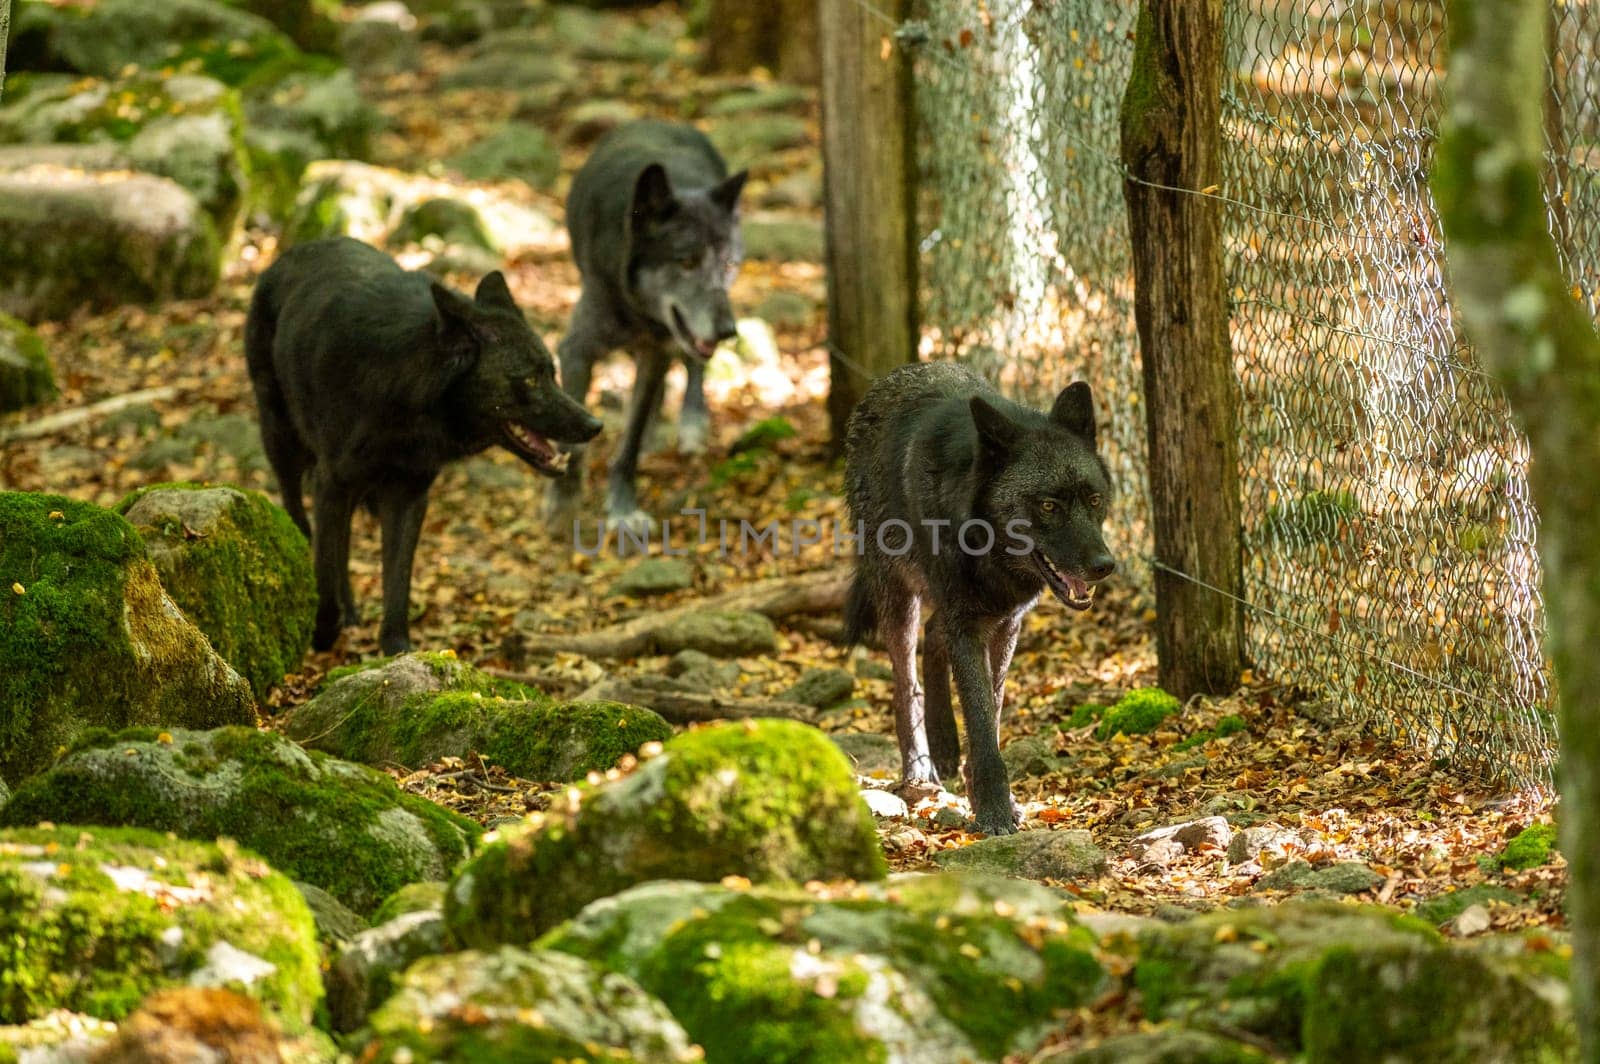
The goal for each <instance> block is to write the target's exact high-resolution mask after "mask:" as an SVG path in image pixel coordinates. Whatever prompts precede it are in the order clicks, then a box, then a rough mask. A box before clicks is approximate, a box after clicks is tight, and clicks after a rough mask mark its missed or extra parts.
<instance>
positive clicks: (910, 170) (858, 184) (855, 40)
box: [821, 0, 918, 448]
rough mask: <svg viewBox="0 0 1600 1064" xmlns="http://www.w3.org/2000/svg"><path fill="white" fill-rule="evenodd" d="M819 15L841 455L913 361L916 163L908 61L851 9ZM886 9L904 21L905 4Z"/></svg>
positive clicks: (836, 437)
mask: <svg viewBox="0 0 1600 1064" xmlns="http://www.w3.org/2000/svg"><path fill="white" fill-rule="evenodd" d="M821 4H822V9H821V15H822V69H823V84H822V160H823V187H824V198H825V199H826V201H827V214H826V222H827V238H828V333H829V336H828V339H829V342H830V346H831V348H832V351H833V354H832V356H831V358H830V361H829V370H830V378H831V385H830V388H829V392H828V416H829V420H830V422H831V423H832V426H833V442H834V446H835V447H836V448H837V447H839V446H842V445H843V443H844V435H845V426H846V425H847V423H848V422H849V419H850V412H851V411H852V410H854V409H855V405H856V402H857V401H858V400H859V399H860V398H861V396H862V394H863V393H864V392H865V391H866V390H867V386H868V385H869V384H870V383H871V382H872V381H873V380H874V379H875V378H877V377H881V376H882V375H883V374H885V373H887V372H889V371H890V370H892V369H894V368H895V367H896V366H902V365H905V364H906V363H907V362H915V361H916V358H917V339H918V326H917V243H916V195H915V180H916V158H915V141H914V131H913V126H912V123H913V121H914V116H913V112H912V97H911V57H910V56H908V55H907V54H906V52H905V50H904V49H903V48H902V47H901V46H900V44H899V43H898V42H896V41H895V39H894V38H893V37H892V36H890V35H889V27H887V26H885V25H884V23H883V22H882V21H880V20H878V19H877V18H875V17H873V16H872V15H871V14H869V13H867V12H866V11H864V10H862V8H861V6H860V5H859V4H857V3H855V2H854V0H821ZM884 7H885V9H886V11H887V13H888V15H889V17H890V18H893V19H895V20H901V19H904V18H905V16H906V12H907V9H908V8H909V7H910V3H909V0H889V2H887V3H886V4H884Z"/></svg>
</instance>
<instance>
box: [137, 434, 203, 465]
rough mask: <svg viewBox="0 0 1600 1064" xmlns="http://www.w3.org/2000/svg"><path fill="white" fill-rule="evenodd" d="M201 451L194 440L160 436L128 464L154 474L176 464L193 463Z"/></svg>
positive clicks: (141, 449) (144, 447) (145, 446)
mask: <svg viewBox="0 0 1600 1064" xmlns="http://www.w3.org/2000/svg"><path fill="white" fill-rule="evenodd" d="M199 449H200V445H199V444H197V443H196V442H195V441H194V440H190V439H184V438H182V437H179V436H158V437H157V438H155V439H153V440H151V441H150V442H149V443H147V444H145V445H144V446H143V447H141V448H140V449H139V452H138V453H137V454H135V455H134V456H133V457H132V458H130V459H128V464H129V465H130V466H132V467H133V468H134V469H138V470H142V471H144V472H153V471H155V470H157V469H161V468H163V467H165V466H168V465H171V464H173V463H174V462H191V461H193V460H194V456H195V452H196V451H198V450H199Z"/></svg>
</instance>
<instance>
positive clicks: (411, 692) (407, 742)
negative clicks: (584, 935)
mask: <svg viewBox="0 0 1600 1064" xmlns="http://www.w3.org/2000/svg"><path fill="white" fill-rule="evenodd" d="M284 730H285V731H286V732H287V733H288V734H289V736H290V737H292V738H294V739H297V740H299V741H300V742H302V743H304V744H305V745H307V746H309V747H312V748H314V749H317V750H325V751H327V752H328V753H331V754H335V755H337V756H339V757H342V758H345V759H347V760H350V761H360V762H363V763H365V764H372V765H405V766H407V767H411V768H420V767H422V766H424V765H427V764H430V763H432V762H435V761H438V760H439V759H441V758H444V757H465V756H466V755H468V754H472V753H477V754H480V755H482V756H483V757H484V758H485V759H487V760H488V761H490V762H492V763H494V764H496V765H499V766H500V767H501V768H504V769H505V770H506V771H507V772H510V773H512V774H513V775H516V776H521V777H523V778H524V779H535V780H559V781H566V780H574V779H582V778H583V777H584V776H586V775H588V774H589V773H590V772H603V771H605V770H606V769H609V768H611V767H612V766H613V765H615V764H616V763H617V761H618V760H619V759H620V758H621V757H622V756H623V755H624V754H631V753H633V752H635V751H637V750H638V749H639V748H640V747H642V746H643V745H644V744H646V743H650V742H663V741H665V740H667V739H670V738H672V726H671V725H669V724H668V723H667V722H666V721H664V720H662V719H661V718H660V717H659V716H657V715H656V714H655V713H653V712H651V711H650V710H648V709H645V708H643V707H641V706H629V705H623V704H622V703H620V702H601V701H576V702H556V701H554V700H552V699H550V698H549V697H547V696H546V695H544V694H543V693H541V692H539V691H537V690H535V689H533V688H531V687H527V686H525V685H523V684H519V683H515V682H513V681H509V680H502V679H498V678H496V677H493V676H489V675H488V674H486V673H483V672H480V671H478V670H477V669H475V668H473V667H472V666H470V665H468V664H467V663H466V662H464V661H461V660H459V659H457V658H456V657H455V656H454V655H453V654H442V653H414V654H402V655H400V656H399V657H396V658H392V659H387V660H384V661H381V662H379V663H376V664H374V665H372V666H370V667H366V668H358V669H356V670H354V671H352V672H349V673H346V674H344V675H336V676H334V677H331V678H330V682H329V683H328V684H327V686H326V687H324V688H323V690H322V691H320V692H319V693H318V694H317V696H316V697H315V698H313V699H312V700H311V701H309V702H307V703H305V704H304V705H302V706H300V707H299V708H298V709H296V710H294V711H293V712H292V713H291V714H290V715H289V717H288V718H287V720H286V722H285V724H284Z"/></svg>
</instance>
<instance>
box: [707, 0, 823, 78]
mask: <svg viewBox="0 0 1600 1064" xmlns="http://www.w3.org/2000/svg"><path fill="white" fill-rule="evenodd" d="M822 2H826V0H710V2H709V8H708V11H707V14H706V28H705V41H706V69H707V70H709V71H714V72H720V73H729V74H742V73H744V72H746V71H749V70H753V69H754V68H756V67H766V68H767V69H768V70H770V71H772V73H773V74H774V75H776V76H777V78H778V79H779V80H780V81H788V82H794V83H796V84H799V85H815V84H817V82H818V81H819V80H821V71H822V67H821V61H820V59H821V52H820V49H819V47H818V41H817V5H818V4H819V3H822Z"/></svg>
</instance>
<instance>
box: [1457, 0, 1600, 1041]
mask: <svg viewBox="0 0 1600 1064" xmlns="http://www.w3.org/2000/svg"><path fill="white" fill-rule="evenodd" d="M1448 15H1449V41H1450V60H1449V61H1450V75H1449V80H1448V82H1447V85H1446V89H1447V92H1448V94H1449V100H1448V105H1447V109H1446V113H1445V122H1444V128H1443V129H1442V131H1441V135H1440V140H1439V151H1438V158H1437V160H1436V162H1435V164H1434V172H1433V190H1434V194H1435V196H1436V197H1437V199H1438V202H1439V210H1440V214H1441V216H1442V218H1443V222H1444V232H1445V237H1446V240H1445V257H1446V261H1447V263H1448V265H1449V272H1450V281H1451V287H1452V290H1453V292H1454V294H1455V297H1456V300H1457V303H1458V304H1459V306H1460V309H1461V317H1462V320H1463V322H1464V324H1465V327H1466V330H1467V333H1468V335H1469V336H1470V337H1471V338H1472V340H1473V342H1474V344H1475V346H1476V349H1477V351H1478V352H1479V354H1480V356H1481V357H1482V358H1483V360H1484V362H1485V363H1486V364H1487V365H1488V367H1489V368H1490V369H1491V370H1493V372H1494V373H1495V374H1496V376H1498V377H1499V379H1500V381H1501V383H1502V385H1503V386H1504V387H1505V389H1506V394H1507V396H1508V398H1509V399H1510V401H1511V407H1512V411H1513V412H1514V413H1515V414H1516V416H1517V418H1518V420H1519V421H1520V422H1521V424H1522V426H1523V428H1524V429H1525V430H1526V431H1527V433H1528V439H1529V443H1530V446H1531V448H1532V452H1533V463H1532V469H1531V480H1532V486H1533V496H1534V502H1535V503H1536V505H1537V506H1538V510H1539V518H1540V524H1539V545H1540V549H1541V554H1542V556H1543V559H1544V571H1545V581H1544V590H1545V596H1546V605H1547V608H1548V617H1549V622H1548V626H1547V628H1548V633H1547V636H1546V639H1547V641H1548V644H1549V648H1550V655H1551V659H1552V661H1553V663H1554V667H1555V678H1556V688H1557V691H1558V692H1559V694H1558V695H1557V698H1558V702H1559V729H1560V736H1561V769H1560V781H1561V797H1562V801H1561V837H1562V841H1563V846H1562V850H1563V852H1564V853H1565V855H1566V858H1567V864H1568V868H1569V877H1570V878H1569V883H1568V887H1567V913H1568V917H1569V919H1570V921H1571V927H1572V932H1573V951H1574V956H1573V980H1572V988H1573V993H1574V995H1575V1005H1576V1014H1577V1020H1578V1029H1579V1032H1580V1035H1581V1037H1582V1039H1583V1049H1582V1059H1583V1060H1585V1061H1589V1062H1600V835H1597V834H1596V823H1597V819H1600V713H1597V712H1596V709H1595V706H1596V699H1597V698H1600V694H1597V692H1600V655H1597V654H1596V653H1595V651H1594V648H1595V646H1596V644H1597V643H1600V507H1597V506H1596V505H1595V498H1594V487H1593V480H1592V478H1591V477H1589V476H1586V475H1583V473H1582V471H1587V470H1592V469H1596V468H1600V428H1597V427H1600V339H1597V338H1596V336H1595V331H1594V323H1593V322H1592V321H1591V320H1590V318H1589V315H1588V313H1587V311H1585V310H1584V308H1582V307H1581V306H1579V304H1578V303H1577V301H1576V300H1575V299H1574V298H1572V296H1571V295H1570V294H1569V292H1568V288H1567V281H1566V279H1565V278H1564V277H1563V276H1562V271H1561V266H1560V261H1559V259H1558V257H1557V251H1556V245H1555V242H1554V240H1553V239H1552V238H1551V236H1550V233H1549V230H1548V228H1547V218H1546V215H1545V202H1544V196H1543V194H1542V192H1543V187H1544V186H1543V169H1544V149H1545V115H1544V113H1543V101H1544V99H1545V77H1546V63H1547V56H1548V49H1549V41H1548V40H1547V36H1546V35H1547V32H1548V23H1547V21H1546V19H1545V12H1544V3H1543V0H1450V4H1449V7H1448ZM1575 470H1576V471H1580V472H1578V473H1575V472H1574V471H1575Z"/></svg>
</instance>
